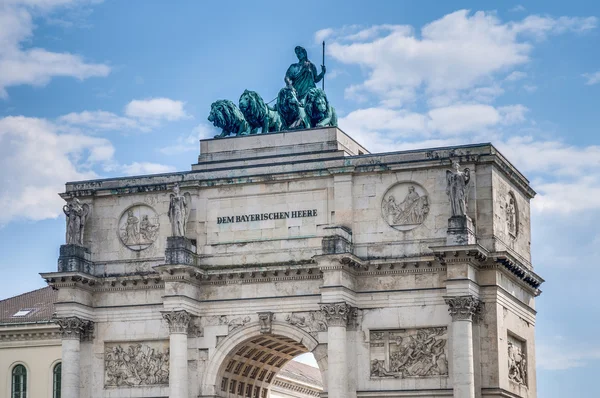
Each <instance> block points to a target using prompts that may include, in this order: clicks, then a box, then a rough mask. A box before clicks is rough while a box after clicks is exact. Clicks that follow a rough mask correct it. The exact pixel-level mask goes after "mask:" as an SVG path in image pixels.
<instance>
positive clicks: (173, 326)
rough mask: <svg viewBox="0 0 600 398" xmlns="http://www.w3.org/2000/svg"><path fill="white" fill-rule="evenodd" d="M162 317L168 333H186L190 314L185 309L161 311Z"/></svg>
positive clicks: (190, 318) (190, 317)
mask: <svg viewBox="0 0 600 398" xmlns="http://www.w3.org/2000/svg"><path fill="white" fill-rule="evenodd" d="M163 318H164V319H165V320H166V321H167V324H168V325H169V333H171V334H174V333H180V334H187V333H188V327H189V326H190V323H191V320H192V316H191V315H190V313H189V312H187V311H185V310H179V311H171V312H166V313H163Z"/></svg>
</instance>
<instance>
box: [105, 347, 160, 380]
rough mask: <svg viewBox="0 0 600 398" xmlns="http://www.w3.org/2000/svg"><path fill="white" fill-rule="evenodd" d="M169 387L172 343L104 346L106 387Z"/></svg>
mask: <svg viewBox="0 0 600 398" xmlns="http://www.w3.org/2000/svg"><path fill="white" fill-rule="evenodd" d="M157 384H169V344H168V343H167V342H148V343H137V344H128V345H126V344H123V345H121V344H110V345H108V344H107V345H106V346H105V347H104V385H105V386H106V387H121V386H149V385H157Z"/></svg>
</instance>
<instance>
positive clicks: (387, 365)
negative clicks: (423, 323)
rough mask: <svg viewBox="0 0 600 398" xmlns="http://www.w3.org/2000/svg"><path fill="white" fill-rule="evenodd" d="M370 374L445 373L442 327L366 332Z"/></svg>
mask: <svg viewBox="0 0 600 398" xmlns="http://www.w3.org/2000/svg"><path fill="white" fill-rule="evenodd" d="M370 351H371V378H378V377H396V378H405V377H432V376H447V375H448V331H447V328H446V327H431V328H423V329H401V330H382V331H371V332H370Z"/></svg>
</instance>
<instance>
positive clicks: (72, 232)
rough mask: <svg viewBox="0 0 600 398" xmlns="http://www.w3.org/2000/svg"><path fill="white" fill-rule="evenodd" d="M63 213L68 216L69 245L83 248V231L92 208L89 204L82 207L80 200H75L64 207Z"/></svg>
mask: <svg viewBox="0 0 600 398" xmlns="http://www.w3.org/2000/svg"><path fill="white" fill-rule="evenodd" d="M63 212H64V213H65V215H66V216H67V236H66V241H67V245H79V246H83V230H84V227H85V221H86V220H87V216H88V214H89V213H90V206H89V205H88V204H87V203H86V204H83V205H82V204H81V202H80V201H79V199H77V198H73V199H71V200H70V201H69V202H68V203H67V204H66V205H64V206H63Z"/></svg>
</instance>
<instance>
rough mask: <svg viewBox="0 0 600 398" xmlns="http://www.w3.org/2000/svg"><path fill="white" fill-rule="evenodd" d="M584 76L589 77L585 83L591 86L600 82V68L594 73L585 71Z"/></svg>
mask: <svg viewBox="0 0 600 398" xmlns="http://www.w3.org/2000/svg"><path fill="white" fill-rule="evenodd" d="M582 76H583V77H585V78H586V79H587V81H586V82H585V84H587V85H589V86H591V85H593V84H598V83H600V70H599V71H598V72H594V73H584V74H583V75H582Z"/></svg>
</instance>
